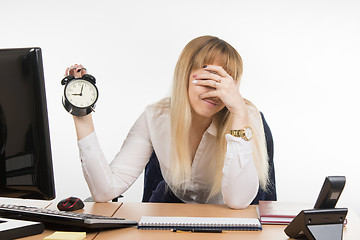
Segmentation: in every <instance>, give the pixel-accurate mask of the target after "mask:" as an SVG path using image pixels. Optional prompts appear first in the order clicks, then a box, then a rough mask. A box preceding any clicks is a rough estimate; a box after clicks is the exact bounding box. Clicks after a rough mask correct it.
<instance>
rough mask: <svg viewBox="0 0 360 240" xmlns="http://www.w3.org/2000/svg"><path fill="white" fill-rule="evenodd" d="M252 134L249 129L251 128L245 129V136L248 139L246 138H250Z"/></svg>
mask: <svg viewBox="0 0 360 240" xmlns="http://www.w3.org/2000/svg"><path fill="white" fill-rule="evenodd" d="M252 135H253V133H252V130H251V128H249V127H248V128H246V129H245V137H246V138H247V139H248V140H250V139H251V138H252Z"/></svg>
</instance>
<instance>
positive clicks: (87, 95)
mask: <svg viewBox="0 0 360 240" xmlns="http://www.w3.org/2000/svg"><path fill="white" fill-rule="evenodd" d="M65 96H66V98H67V100H68V101H69V102H70V103H71V104H72V105H73V106H75V107H78V108H86V107H89V106H91V105H93V104H94V103H95V102H96V100H97V97H98V91H97V88H96V87H95V86H94V85H93V84H91V83H90V82H88V81H86V80H82V79H78V80H72V81H70V82H69V83H68V84H67V85H66V88H65Z"/></svg>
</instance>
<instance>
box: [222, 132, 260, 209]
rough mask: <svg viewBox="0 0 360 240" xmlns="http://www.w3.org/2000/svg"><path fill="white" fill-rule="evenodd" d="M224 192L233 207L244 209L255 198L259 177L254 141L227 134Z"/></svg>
mask: <svg viewBox="0 0 360 240" xmlns="http://www.w3.org/2000/svg"><path fill="white" fill-rule="evenodd" d="M226 140H227V152H226V156H225V162H224V168H223V179H222V188H221V191H222V194H223V199H224V202H225V203H226V204H227V205H228V206H229V207H231V208H234V209H243V208H246V207H248V206H249V204H250V203H251V202H252V201H253V199H254V198H255V196H256V194H257V192H258V189H259V179H258V174H257V170H256V167H255V162H254V158H253V153H252V146H251V145H252V142H251V141H245V140H244V139H242V138H237V137H233V136H231V135H230V134H227V135H226Z"/></svg>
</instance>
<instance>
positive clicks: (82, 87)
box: [80, 84, 84, 96]
mask: <svg viewBox="0 0 360 240" xmlns="http://www.w3.org/2000/svg"><path fill="white" fill-rule="evenodd" d="M83 89H84V84H83V85H82V86H81V91H80V96H82V91H83Z"/></svg>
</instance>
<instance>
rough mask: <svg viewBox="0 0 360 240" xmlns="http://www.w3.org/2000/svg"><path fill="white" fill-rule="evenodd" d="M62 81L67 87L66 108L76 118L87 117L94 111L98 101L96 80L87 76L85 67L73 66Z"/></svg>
mask: <svg viewBox="0 0 360 240" xmlns="http://www.w3.org/2000/svg"><path fill="white" fill-rule="evenodd" d="M65 75H66V77H65V78H64V79H63V80H62V81H61V84H62V85H65V89H64V95H63V105H64V108H65V109H66V110H67V111H68V112H69V113H71V114H72V115H74V116H85V115H88V114H89V113H91V112H93V111H94V108H95V103H96V101H97V99H98V94H99V92H98V89H97V87H96V86H95V82H96V81H95V78H94V77H93V76H91V75H89V74H87V71H86V69H85V68H84V66H83V65H77V64H75V65H72V66H71V67H69V68H67V69H66V71H65Z"/></svg>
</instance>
